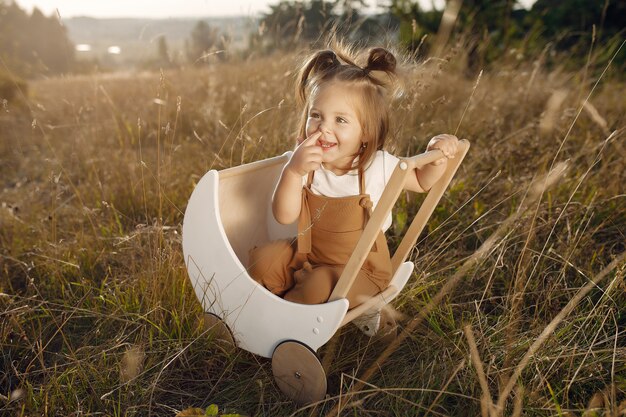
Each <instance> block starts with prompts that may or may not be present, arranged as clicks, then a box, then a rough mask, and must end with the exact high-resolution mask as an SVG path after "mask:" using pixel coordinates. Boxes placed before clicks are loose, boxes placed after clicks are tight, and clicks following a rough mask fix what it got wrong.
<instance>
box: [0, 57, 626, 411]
mask: <svg viewBox="0 0 626 417" xmlns="http://www.w3.org/2000/svg"><path fill="white" fill-rule="evenodd" d="M622 53H623V52H622ZM295 60H296V56H294V55H289V54H283V55H281V54H277V55H275V56H272V57H266V58H253V59H250V60H247V61H236V60H235V61H231V62H226V63H216V64H214V65H212V66H210V67H209V68H207V69H204V70H199V69H182V70H177V71H172V72H167V73H165V74H163V75H159V74H133V75H125V76H122V75H119V76H118V75H94V76H82V77H69V78H59V79H49V80H41V81H36V82H32V83H31V85H30V86H29V93H28V94H29V95H28V97H27V98H24V97H22V98H21V99H16V100H21V101H22V102H21V103H19V104H18V102H17V101H15V102H9V103H8V107H7V109H5V110H4V113H2V115H1V116H0V132H1V133H0V136H1V138H2V140H1V141H0V176H1V178H2V183H1V184H0V185H1V187H0V204H1V205H2V207H1V208H0V292H1V293H2V295H0V317H1V318H2V320H1V321H0V341H1V343H2V350H1V351H2V354H1V356H0V364H1V366H0V369H1V370H2V371H1V372H0V394H1V395H2V397H0V410H1V411H2V412H3V413H7V415H18V416H22V415H23V416H26V415H29V416H30V415H70V414H72V413H74V414H73V415H114V416H135V415H150V414H153V415H174V414H175V413H176V412H177V411H179V410H182V409H185V408H189V407H202V408H206V407H209V406H210V405H211V404H217V405H218V406H219V409H220V412H232V413H241V414H246V415H267V416H282V415H303V416H304V415H309V413H310V412H311V408H308V409H298V408H297V407H296V406H295V405H293V404H292V403H290V402H289V401H288V399H286V398H285V397H284V396H283V395H282V394H281V393H280V392H279V391H278V389H277V388H276V386H275V385H274V383H273V379H272V374H271V364H270V362H269V361H268V360H266V359H263V358H259V357H256V356H254V355H252V354H249V353H247V352H245V351H243V350H240V349H235V350H232V349H228V348H227V347H225V346H224V345H223V344H221V343H219V341H217V340H215V339H214V338H213V337H211V336H210V335H209V334H208V333H207V332H205V330H204V329H203V327H202V325H201V313H202V311H201V308H200V305H199V303H198V301H197V300H196V298H195V295H194V293H193V291H192V289H191V288H190V283H189V281H188V278H187V275H186V270H185V266H184V262H183V258H182V249H181V235H180V234H181V223H182V218H183V211H184V208H185V206H186V201H187V199H188V197H189V195H190V194H191V191H192V190H193V187H194V185H195V183H196V182H197V181H198V179H199V178H200V177H201V176H202V175H203V174H204V173H205V172H206V171H207V170H208V169H210V168H224V167H229V166H233V165H239V164H241V163H246V162H249V161H253V160H258V159H262V158H265V157H269V156H273V155H276V154H278V153H282V152H283V151H285V150H287V149H290V148H291V147H292V145H293V142H294V135H293V132H294V131H295V127H296V123H297V114H296V111H295V103H294V100H293V97H292V90H291V84H290V81H291V77H292V76H291V74H288V72H289V71H291V70H292V68H293V66H294V62H295ZM534 64H536V65H534ZM494 68H495V69H493V70H491V71H489V72H485V73H484V74H483V76H482V78H481V80H480V83H479V84H478V85H477V86H476V79H475V77H469V78H468V77H466V76H464V75H463V57H462V56H461V53H460V52H459V51H458V50H457V51H456V52H455V53H454V54H450V55H449V56H448V57H447V60H444V61H442V62H435V61H431V62H429V63H426V64H422V65H420V66H418V67H416V68H410V70H409V71H408V72H407V83H406V85H407V89H406V93H405V95H404V96H403V98H401V99H400V101H399V102H398V103H397V104H396V108H397V109H398V111H397V112H396V113H395V114H394V137H393V140H391V141H390V143H389V146H388V148H389V149H390V150H392V151H393V152H394V153H396V154H398V155H408V154H412V153H417V152H421V151H422V150H423V149H424V148H425V145H426V143H427V141H428V139H429V138H430V137H431V136H433V135H435V134H437V133H442V132H454V130H455V129H456V128H457V126H459V123H460V118H461V115H462V114H463V112H464V109H465V107H466V105H467V103H468V99H469V97H470V95H471V94H472V91H473V89H474V87H476V89H475V91H474V95H473V97H472V100H471V101H469V106H468V108H467V112H466V114H465V116H464V118H463V120H462V123H461V124H460V130H459V136H461V137H466V138H468V139H469V140H470V141H471V143H472V148H471V150H470V153H469V154H468V157H467V159H466V161H465V162H464V164H463V166H462V168H461V169H460V171H459V173H458V174H457V177H456V178H455V180H454V181H453V184H452V186H451V189H450V191H449V192H448V193H447V194H446V196H445V197H444V198H443V200H442V203H441V205H440V207H439V208H438V209H437V210H436V211H435V213H434V215H433V218H432V221H431V222H430V223H429V226H428V234H427V235H424V236H422V238H421V240H420V242H419V249H420V252H421V253H420V255H419V256H418V257H417V258H415V259H414V261H415V263H416V273H415V276H414V277H413V278H412V279H411V281H410V282H409V283H408V284H407V286H406V288H405V289H404V291H403V293H402V294H401V296H400V297H399V298H398V299H397V300H396V301H395V302H394V304H393V306H394V308H395V309H396V310H397V311H398V312H399V313H401V314H402V315H403V317H404V319H403V321H402V324H401V326H402V327H403V328H407V329H410V331H408V332H407V333H405V334H404V336H405V338H404V339H403V340H402V342H401V343H399V345H398V346H397V348H395V349H394V350H393V352H392V354H391V355H390V356H389V358H388V359H386V360H385V361H384V362H383V361H381V354H382V353H383V351H384V349H385V348H386V346H384V345H380V344H376V343H373V342H372V341H371V340H369V339H368V338H367V337H365V336H363V335H361V334H360V333H359V332H358V331H357V330H356V329H355V328H353V327H351V326H348V327H346V328H343V329H341V330H340V331H339V332H338V334H337V335H336V336H335V338H333V340H331V342H329V344H328V345H327V346H324V347H322V349H320V352H319V353H320V354H321V356H324V355H325V354H326V353H327V352H328V351H329V350H330V345H333V346H335V347H334V349H335V356H334V359H333V360H332V361H331V363H330V365H329V369H328V379H329V397H328V399H327V401H325V402H324V403H323V404H321V405H320V406H318V408H317V409H316V410H315V411H314V412H315V413H317V414H319V413H321V414H325V413H328V412H330V411H331V410H332V409H333V408H334V407H336V406H337V404H338V399H339V396H342V404H343V405H344V406H345V408H344V409H343V411H342V412H341V415H346V416H348V415H358V416H378V415H398V416H406V415H425V414H427V411H428V414H429V415H479V414H480V413H481V404H482V406H484V405H485V401H484V400H481V398H482V397H483V394H484V393H483V390H482V388H481V386H480V383H479V372H478V371H477V364H476V362H475V360H472V359H471V358H470V346H469V345H468V340H467V337H466V335H465V334H464V331H463V328H464V327H465V326H466V325H470V326H471V329H472V332H473V334H474V336H475V340H476V346H477V353H478V356H479V358H480V360H481V362H482V367H483V369H484V376H485V380H486V381H487V384H488V390H489V393H490V396H491V397H492V398H493V400H494V401H497V400H498V399H499V394H500V393H501V392H502V390H503V389H504V386H505V385H506V381H507V380H508V378H509V377H510V375H512V373H513V371H514V370H515V368H516V367H517V366H518V364H519V363H520V360H521V359H522V358H523V357H524V355H525V354H526V352H527V351H528V349H529V348H530V347H531V346H532V345H533V343H534V342H535V341H536V340H537V337H538V336H539V335H540V334H541V333H542V331H544V330H545V329H546V326H548V324H549V323H550V322H551V320H553V319H554V318H555V317H556V316H557V314H558V313H559V312H560V311H562V310H563V308H565V306H566V305H567V303H568V302H569V301H570V300H571V299H572V298H573V297H574V295H575V294H576V293H577V292H578V291H579V290H580V289H581V288H583V287H584V286H585V285H586V284H588V283H589V281H590V280H591V279H593V278H594V277H596V276H598V274H599V273H600V271H601V270H602V269H603V268H605V267H606V266H607V265H608V264H609V263H610V262H611V261H612V260H613V259H614V258H615V257H616V256H619V255H620V254H622V253H623V252H624V251H625V250H626V247H625V246H626V245H625V242H626V236H625V233H626V199H625V197H624V183H625V182H626V162H625V161H626V145H625V144H624V143H625V142H624V137H625V127H626V119H625V118H626V107H625V105H624V100H623V92H624V89H625V87H626V86H625V85H624V83H623V81H622V80H621V79H620V77H619V74H616V73H615V72H612V71H611V70H609V71H608V72H607V74H605V75H604V76H603V77H602V78H601V79H600V78H599V74H600V73H601V72H602V68H596V67H594V64H593V62H591V63H590V69H589V70H588V73H589V74H591V73H593V74H597V75H596V76H594V77H591V76H588V77H586V78H584V79H586V81H584V82H583V81H581V78H582V77H581V74H582V71H583V69H581V72H580V74H579V73H566V72H563V71H560V70H559V69H558V68H557V69H553V70H547V69H545V68H543V67H542V64H541V62H540V61H537V62H535V63H533V62H513V63H510V62H502V63H501V65H500V66H495V67H494ZM596 81H598V84H597V86H596V87H595V88H594V84H595V83H596ZM557 90H559V91H564V93H565V98H564V99H563V102H562V104H561V105H560V106H558V108H552V109H547V108H546V106H547V103H548V102H549V99H550V97H551V96H552V94H553V93H554V92H555V91H557ZM589 94H590V96H589V97H590V98H589V101H588V103H590V104H591V105H592V106H593V107H592V108H593V109H595V111H596V113H595V114H594V113H593V112H592V111H589V110H585V108H583V103H584V100H585V97H587V96H588V95H589ZM157 98H158V100H156V101H155V99H157ZM179 103H180V104H179ZM586 108H587V109H589V108H590V107H589V105H587V107H586ZM24 109H30V110H29V111H25V110H24ZM7 110H8V111H7ZM579 111H580V114H579ZM546 114H548V115H551V116H550V117H552V120H551V122H552V125H551V126H552V127H550V128H549V129H545V128H544V129H543V130H541V129H540V124H541V123H540V122H541V121H542V119H543V120H544V121H545V118H546V117H547V116H546ZM603 121H604V124H603ZM563 161H566V162H567V168H566V170H565V172H564V173H563V175H561V176H560V177H558V178H557V180H555V181H554V183H553V184H552V185H551V186H549V187H547V188H545V189H543V188H542V187H541V184H542V182H541V178H543V176H544V175H545V174H546V173H547V172H548V171H549V169H550V167H551V166H552V165H553V163H555V162H563ZM533 181H539V184H540V185H539V186H538V187H539V189H534V190H533V187H535V186H534V185H532V184H533ZM535 188H536V187H535ZM417 201H419V198H415V197H414V196H408V197H407V198H406V199H404V200H403V202H402V203H401V205H400V207H399V211H398V213H397V215H396V218H397V220H398V223H400V224H402V223H403V222H405V221H406V218H407V215H409V216H410V215H411V214H413V213H415V209H416V204H417ZM401 229H402V228H401V227H398V228H397V229H393V231H392V232H391V233H390V241H391V242H392V246H393V243H394V242H396V241H397V234H398V233H400V230H401ZM494 236H495V237H496V239H495V240H489V239H490V237H492V239H493V237H494ZM480 248H482V249H481V251H482V252H477V251H478V250H479V249H480ZM479 255H480V256H479ZM455 277H457V278H458V281H456V285H454V286H452V288H451V291H449V292H448V293H447V294H445V296H443V297H442V298H441V301H440V302H437V305H435V306H432V310H430V312H429V314H427V315H426V316H425V320H421V321H419V322H416V321H413V322H412V321H411V320H412V319H414V318H415V317H419V314H420V312H423V311H424V308H425V306H428V305H429V303H430V304H432V301H433V300H435V301H437V300H438V298H437V294H438V291H440V289H441V288H442V285H443V284H444V283H445V282H450V280H451V279H454V278H455ZM625 294H626V285H625V283H624V264H623V263H621V264H620V265H618V266H617V267H616V268H615V269H613V270H612V271H610V272H609V273H608V274H607V275H606V277H605V278H604V279H603V280H602V281H600V282H599V283H598V285H597V286H596V287H594V288H593V289H591V291H589V292H588V293H587V294H586V296H585V297H582V299H581V300H580V302H578V303H577V304H576V305H575V306H574V308H573V309H572V311H571V313H570V314H569V315H567V316H566V317H564V319H563V320H562V321H561V322H560V323H559V324H558V326H556V327H555V328H554V330H553V331H551V332H550V334H549V337H548V338H547V339H546V340H545V341H544V343H543V344H541V345H540V346H539V347H538V349H537V350H536V352H535V354H534V355H532V356H531V357H530V359H529V362H528V364H527V366H525V367H524V369H523V370H522V372H521V373H520V377H519V379H518V380H517V383H518V386H519V387H521V389H518V388H516V389H514V390H513V393H512V395H511V396H510V398H509V399H508V401H507V402H506V403H505V405H506V410H505V414H506V415H519V414H517V408H516V407H518V408H520V409H521V410H523V412H522V414H523V415H533V416H534V415H537V416H554V415H569V416H572V415H583V414H584V415H585V416H590V415H593V413H594V412H596V413H597V415H612V416H613V415H614V416H618V415H623V413H624V412H626V411H625V410H626V403H625V401H626V377H625V375H626V343H625V341H626V337H625V334H624V329H625V325H626V307H625V306H626V295H625ZM377 361H380V362H381V363H380V367H377V365H376V362H377ZM369 368H372V369H374V372H373V373H372V375H371V376H370V377H369V378H368V380H367V381H366V382H367V383H366V384H365V385H364V386H363V387H362V388H360V389H359V392H357V393H356V395H355V396H354V397H351V398H350V402H349V403H348V404H347V405H346V401H345V395H346V393H348V392H349V391H350V390H352V389H355V387H357V385H358V384H357V382H358V381H359V380H361V379H362V378H363V375H365V374H366V371H367V370H368V369H369ZM121 369H122V370H123V371H122V370H121ZM16 397H18V398H16ZM593 410H596V411H593ZM603 413H608V414H603ZM333 415H337V414H336V413H335V414H333Z"/></svg>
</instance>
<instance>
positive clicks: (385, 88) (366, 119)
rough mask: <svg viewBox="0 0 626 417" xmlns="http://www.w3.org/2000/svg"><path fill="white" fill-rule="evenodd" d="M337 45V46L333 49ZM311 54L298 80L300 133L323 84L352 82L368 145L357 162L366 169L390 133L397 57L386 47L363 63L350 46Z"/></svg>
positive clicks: (372, 53)
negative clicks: (389, 96) (316, 94)
mask: <svg viewBox="0 0 626 417" xmlns="http://www.w3.org/2000/svg"><path fill="white" fill-rule="evenodd" d="M333 49H334V50H333ZM333 49H326V50H322V51H318V52H315V53H314V54H312V55H311V56H310V57H309V58H308V59H307V60H306V61H305V62H304V64H303V65H302V67H301V68H300V71H299V72H298V78H297V81H296V97H297V98H298V100H299V104H300V105H301V106H302V115H301V118H300V124H299V127H298V133H299V135H300V136H301V137H303V138H304V137H306V121H307V118H308V113H309V108H310V99H311V95H312V93H313V92H314V91H316V90H318V89H319V87H320V86H322V85H323V84H325V83H328V82H332V81H335V82H336V81H339V82H345V83H350V85H351V86H354V87H355V90H356V92H357V97H359V98H360V100H358V104H357V106H356V111H357V117H358V118H359V123H360V124H361V131H362V132H363V142H364V144H365V146H364V147H363V148H362V152H361V153H360V154H359V155H358V156H359V158H358V163H357V165H356V166H352V167H348V168H359V169H362V170H364V169H365V168H366V167H367V165H368V164H369V163H370V161H371V160H372V159H373V158H374V155H375V153H376V151H378V150H381V149H383V146H384V144H385V140H386V139H387V135H388V133H389V102H388V97H387V96H388V93H389V92H390V91H391V90H392V86H393V85H394V84H395V82H396V79H397V77H396V58H395V56H394V55H393V54H392V53H391V52H389V51H388V50H386V49H384V48H372V49H370V50H369V52H368V54H367V61H366V64H365V65H364V66H359V65H357V64H356V61H357V58H358V56H357V55H358V54H356V53H354V52H353V51H352V50H350V49H348V48H344V47H341V46H340V45H338V46H335V48H333Z"/></svg>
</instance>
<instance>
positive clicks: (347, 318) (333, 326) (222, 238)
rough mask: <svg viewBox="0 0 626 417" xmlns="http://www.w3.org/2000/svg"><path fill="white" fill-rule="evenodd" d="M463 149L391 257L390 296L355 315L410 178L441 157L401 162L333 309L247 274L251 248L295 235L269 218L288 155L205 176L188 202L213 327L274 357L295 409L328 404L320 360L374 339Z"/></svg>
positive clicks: (191, 262) (193, 270) (193, 256)
mask: <svg viewBox="0 0 626 417" xmlns="http://www.w3.org/2000/svg"><path fill="white" fill-rule="evenodd" d="M459 147H460V148H459V151H458V153H457V155H456V157H455V158H454V159H452V160H449V161H448V165H447V169H446V172H445V173H444V175H443V176H442V177H441V179H440V180H439V181H438V182H437V183H436V184H435V185H434V186H433V187H432V188H431V190H430V191H429V192H428V194H427V195H426V197H425V199H424V201H423V203H422V205H421V207H420V210H419V211H418V213H417V214H416V215H415V217H414V218H413V220H412V222H411V225H410V226H409V228H408V230H407V232H406V233H405V235H404V237H403V239H402V241H401V243H400V245H399V247H398V248H397V250H396V251H395V253H394V254H393V257H392V266H393V278H392V280H391V282H390V285H389V287H388V288H386V289H385V290H384V291H382V292H381V293H380V294H378V295H377V296H374V297H373V298H371V299H370V300H368V301H366V302H364V303H363V304H361V305H359V306H357V307H356V308H354V309H351V310H349V311H348V301H347V299H346V298H345V297H346V294H347V293H348V291H349V289H350V286H351V285H352V283H353V281H354V279H355V278H356V274H357V272H358V271H359V269H360V268H361V265H362V264H363V262H364V261H365V258H366V256H367V254H368V252H369V251H370V248H371V247H372V245H373V243H374V241H375V239H376V235H377V233H378V231H379V230H380V228H381V226H382V224H383V222H384V220H385V218H386V217H387V215H388V213H389V212H390V211H391V209H392V208H393V205H394V204H395V202H396V200H397V198H398V197H399V195H400V192H401V191H402V190H403V185H404V182H405V178H406V176H407V174H409V173H410V172H411V171H412V169H414V168H415V167H420V166H424V165H426V164H428V163H430V162H432V161H435V160H436V159H439V158H441V157H443V154H442V152H441V151H438V150H435V151H431V152H427V153H424V154H420V155H417V156H414V157H412V158H406V159H401V160H400V162H399V163H398V165H397V166H396V168H395V170H394V171H393V174H392V176H391V177H390V179H389V182H388V184H387V186H386V187H385V190H384V192H383V195H382V196H381V198H380V201H379V202H378V205H377V206H376V208H375V210H374V212H373V214H372V217H371V218H370V220H369V222H368V223H367V225H366V227H365V229H364V231H363V234H362V236H361V239H360V240H359V242H358V244H357V246H356V248H355V250H354V252H353V254H352V256H351V258H350V260H349V261H348V264H347V265H346V268H345V269H344V272H343V274H342V276H341V278H340V279H339V282H338V283H337V286H336V287H335V289H334V291H333V293H332V294H331V296H330V299H329V301H328V302H327V303H325V304H316V305H305V304H297V303H292V302H289V301H286V300H284V299H282V298H280V297H278V296H276V295H274V294H272V293H271V292H269V291H268V290H266V289H265V288H264V287H263V286H261V285H259V284H258V283H256V282H255V281H254V280H253V279H252V278H251V277H250V276H249V275H248V273H247V271H246V265H247V263H248V251H249V250H250V248H252V247H254V246H258V245H261V244H263V243H266V242H268V241H270V240H275V239H280V238H290V237H294V236H295V235H296V234H297V228H296V224H294V225H288V226H285V225H281V224H279V223H277V222H276V221H275V220H274V217H273V215H272V210H271V196H272V193H273V190H274V187H275V186H276V183H277V181H278V177H279V175H280V172H281V170H282V168H283V166H284V165H285V163H286V162H287V161H288V160H289V156H290V152H287V153H285V154H284V155H282V156H278V157H274V158H270V159H266V160H263V161H258V162H253V163H250V164H246V165H241V166H238V167H234V168H229V169H225V170H222V171H215V170H211V171H209V172H207V173H206V174H205V175H204V176H203V177H202V179H201V180H200V182H198V184H197V185H196V187H195V189H194V191H193V193H192V195H191V197H190V199H189V203H188V205H187V209H186V211H185V217H184V221H183V252H184V255H185V263H186V265H187V270H188V273H189V278H190V279H191V282H192V284H193V287H194V289H195V292H196V296H197V297H198V299H199V300H200V302H201V303H202V306H203V308H204V311H206V313H207V314H206V316H207V319H208V320H209V321H210V322H212V323H213V324H218V325H221V326H224V325H225V326H227V327H228V329H229V330H230V333H231V334H232V337H233V339H234V342H235V343H236V344H237V346H239V347H240V348H242V349H245V350H247V351H249V352H252V353H254V354H257V355H260V356H263V357H266V358H272V372H273V374H274V378H275V380H276V383H277V385H278V386H279V388H280V389H281V390H282V391H283V392H284V393H285V394H286V395H287V396H289V397H290V398H291V399H293V400H294V401H295V402H297V403H300V404H304V403H311V402H315V401H319V400H321V399H323V398H324V396H325V395H326V374H325V372H324V369H323V367H322V365H321V362H320V361H319V359H318V357H317V355H316V354H315V352H316V351H317V349H318V348H319V347H320V346H322V345H324V344H325V343H326V342H327V341H328V340H329V339H330V338H331V337H332V336H333V335H334V334H335V332H336V331H337V329H339V327H341V326H343V325H345V324H347V323H350V322H354V323H355V324H356V325H357V326H358V327H359V328H360V329H361V330H362V331H363V332H364V333H366V334H368V335H370V336H372V335H374V334H376V332H377V331H378V329H379V326H380V310H381V308H382V307H383V306H384V305H385V304H387V303H389V302H390V301H391V300H393V298H395V297H396V295H398V293H399V292H400V291H401V290H402V288H403V287H404V285H405V284H406V282H407V281H408V279H409V277H410V276H411V274H412V272H413V263H412V262H405V260H406V258H407V256H408V255H409V253H410V252H411V250H412V249H413V247H414V245H415V243H416V241H417V238H418V236H419V234H420V233H421V231H422V230H423V228H424V226H425V224H426V221H427V220H428V218H429V217H430V215H431V214H432V212H433V210H434V209H435V206H436V205H437V203H438V202H439V200H440V199H441V196H442V195H443V193H444V192H445V190H446V188H447V187H448V184H449V183H450V180H451V179H452V177H453V176H454V174H455V172H456V171H457V169H458V167H459V165H460V164H461V161H462V160H463V158H464V157H465V154H466V153H467V151H468V149H469V142H468V141H467V140H462V141H460V143H459Z"/></svg>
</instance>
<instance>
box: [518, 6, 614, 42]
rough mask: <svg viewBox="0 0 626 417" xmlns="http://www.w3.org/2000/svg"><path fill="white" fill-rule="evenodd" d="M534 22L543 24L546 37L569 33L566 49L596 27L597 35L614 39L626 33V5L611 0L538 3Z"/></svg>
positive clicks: (535, 7)
mask: <svg viewBox="0 0 626 417" xmlns="http://www.w3.org/2000/svg"><path fill="white" fill-rule="evenodd" d="M530 17H531V18H532V19H538V20H541V21H542V22H543V28H544V31H545V35H546V36H548V37H555V36H558V35H563V34H566V33H568V34H569V36H566V38H567V40H566V41H565V43H564V44H563V46H565V47H568V46H571V45H572V44H574V43H576V39H577V38H578V37H579V36H581V35H583V34H590V33H591V31H592V28H593V26H594V25H595V26H596V36H597V37H599V38H604V39H606V38H610V37H612V36H615V35H617V34H618V33H621V34H624V32H625V31H626V2H624V1H607V0H569V1H558V0H537V2H536V3H534V4H533V6H532V8H531V15H530Z"/></svg>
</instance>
